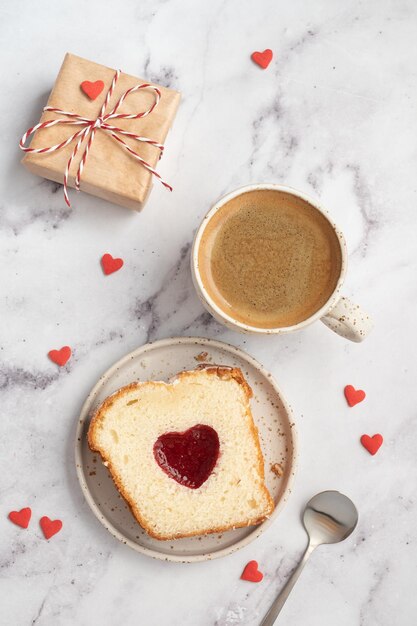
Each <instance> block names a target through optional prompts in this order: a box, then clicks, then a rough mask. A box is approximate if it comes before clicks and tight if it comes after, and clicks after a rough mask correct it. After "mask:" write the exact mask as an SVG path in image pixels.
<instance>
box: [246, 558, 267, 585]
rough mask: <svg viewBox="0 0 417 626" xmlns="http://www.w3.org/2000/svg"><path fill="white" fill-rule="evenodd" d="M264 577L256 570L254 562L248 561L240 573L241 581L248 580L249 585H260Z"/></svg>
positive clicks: (256, 565)
mask: <svg viewBox="0 0 417 626" xmlns="http://www.w3.org/2000/svg"><path fill="white" fill-rule="evenodd" d="M263 577H264V575H263V574H262V572H260V571H259V569H258V563H257V562H256V561H249V563H248V564H247V565H246V567H245V569H244V570H243V572H242V575H241V577H240V578H241V579H242V580H248V581H249V582H251V583H260V582H261V580H262V578H263Z"/></svg>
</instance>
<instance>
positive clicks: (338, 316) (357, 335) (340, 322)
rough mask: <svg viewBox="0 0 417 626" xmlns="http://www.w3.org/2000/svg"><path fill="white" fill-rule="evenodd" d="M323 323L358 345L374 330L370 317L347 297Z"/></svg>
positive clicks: (340, 301)
mask: <svg viewBox="0 0 417 626" xmlns="http://www.w3.org/2000/svg"><path fill="white" fill-rule="evenodd" d="M321 321H322V322H323V324H325V325H326V326H328V328H330V329H331V330H334V332H335V333H337V334H338V335H340V336H341V337H345V339H350V341H355V342H356V343H360V342H361V341H363V340H364V339H365V337H367V336H368V335H369V333H370V332H371V330H372V328H373V323H372V320H371V318H370V317H369V315H368V314H367V313H365V311H363V310H362V309H361V307H360V306H359V305H358V304H354V303H353V302H352V301H351V300H349V298H345V297H341V298H340V299H339V300H338V301H337V302H336V304H335V305H334V306H333V307H332V308H331V309H330V311H328V312H327V313H326V315H324V316H323V317H322V318H321Z"/></svg>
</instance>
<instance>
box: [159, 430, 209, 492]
mask: <svg viewBox="0 0 417 626" xmlns="http://www.w3.org/2000/svg"><path fill="white" fill-rule="evenodd" d="M153 453H154V456H155V461H156V462H157V463H158V465H159V467H160V468H161V469H162V470H163V471H164V472H165V473H166V474H168V476H169V477H170V478H173V479H174V480H176V481H177V483H179V484H180V485H184V487H189V488H190V489H198V488H199V487H201V485H202V484H203V483H205V482H206V480H207V478H208V477H209V476H210V474H211V472H212V471H213V469H214V466H215V465H216V463H217V459H218V458H219V436H218V434H217V433H216V431H215V430H214V428H212V427H211V426H206V425H204V424H197V425H196V426H192V427H191V428H189V429H188V430H186V431H185V432H183V433H165V434H164V435H161V436H160V437H158V439H157V440H156V442H155V444H154V447H153Z"/></svg>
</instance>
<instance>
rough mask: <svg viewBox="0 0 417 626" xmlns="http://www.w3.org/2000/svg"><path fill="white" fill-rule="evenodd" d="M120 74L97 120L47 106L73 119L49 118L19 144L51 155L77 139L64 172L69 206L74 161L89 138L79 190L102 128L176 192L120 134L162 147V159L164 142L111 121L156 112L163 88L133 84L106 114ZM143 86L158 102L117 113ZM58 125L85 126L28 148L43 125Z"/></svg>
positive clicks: (39, 152)
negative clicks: (43, 145) (60, 138)
mask: <svg viewBox="0 0 417 626" xmlns="http://www.w3.org/2000/svg"><path fill="white" fill-rule="evenodd" d="M119 76H120V70H117V72H116V73H115V75H114V76H113V80H112V83H111V85H110V89H109V90H108V92H107V94H106V97H105V99H104V102H103V105H102V107H101V110H100V114H99V116H98V118H97V119H95V120H90V119H88V118H86V117H82V116H81V115H77V114H76V113H70V112H68V111H62V109H55V108H54V107H48V106H46V107H45V108H44V111H52V112H53V113H58V114H59V115H64V116H65V117H67V118H71V119H56V120H47V121H46V122H42V123H39V124H36V126H32V128H29V129H28V130H27V131H26V132H25V134H24V135H23V137H22V138H21V140H20V142H19V146H20V148H21V149H22V150H23V151H24V152H34V153H36V154H47V153H49V152H56V151H57V150H60V149H61V148H65V146H68V145H69V144H70V143H72V142H73V141H74V140H77V143H76V144H75V147H74V150H73V151H72V154H71V156H70V158H69V159H68V163H67V165H66V168H65V173H64V198H65V202H66V203H67V205H68V206H71V204H70V201H69V197H68V176H69V172H70V169H71V164H72V162H73V160H74V158H75V156H76V154H77V152H78V150H79V149H80V148H81V145H82V143H83V142H84V141H85V140H86V139H87V138H88V141H87V144H86V146H85V148H84V153H83V155H82V157H81V161H80V164H79V166H78V170H77V174H76V176H75V189H76V190H77V191H79V190H80V180H81V176H82V173H83V170H84V166H85V162H86V160H87V157H88V153H89V151H90V148H91V144H92V143H93V140H94V137H95V134H96V132H97V131H98V130H104V131H105V132H107V133H108V134H109V135H110V136H111V137H113V139H116V141H118V142H119V143H120V144H121V145H122V147H123V148H124V149H125V150H127V152H129V153H130V154H131V155H132V156H133V157H134V158H135V159H136V160H137V161H139V163H141V165H142V166H143V167H145V168H146V169H147V170H148V171H149V172H151V173H152V174H153V175H154V176H156V177H157V178H158V179H159V180H160V181H161V183H162V184H163V185H164V187H166V188H167V189H169V190H170V191H172V187H171V186H170V185H168V183H166V182H165V181H163V180H162V178H161V176H160V175H159V174H158V172H157V171H156V170H155V169H154V168H153V167H151V166H150V165H149V163H147V162H146V161H145V160H144V159H142V157H141V156H139V154H138V153H137V152H135V151H134V150H132V148H131V147H130V146H128V144H127V143H126V142H125V141H123V139H122V138H121V137H119V135H124V136H125V137H130V138H131V139H135V140H136V141H139V142H142V143H147V144H150V145H151V146H155V148H158V150H159V151H160V157H159V158H161V156H162V153H163V151H164V146H163V144H161V143H158V142H157V141H153V139H148V138H147V137H141V136H140V135H135V134H134V133H130V132H129V131H127V130H123V128H118V127H117V126H112V125H111V124H108V123H107V122H108V120H111V119H124V120H137V119H139V118H141V117H146V116H147V115H149V114H150V113H152V111H153V110H154V109H155V108H156V107H157V106H158V104H159V101H160V99H161V92H160V91H159V89H158V88H157V87H154V86H153V85H150V84H149V83H142V84H140V85H135V87H131V88H130V89H128V90H127V91H125V92H124V94H122V96H121V97H120V98H119V100H118V102H117V104H116V106H115V107H114V108H113V109H112V110H111V111H110V113H106V114H105V110H106V109H107V106H108V104H109V102H110V98H111V97H112V94H113V91H114V88H115V86H116V83H117V80H118V78H119ZM140 89H152V90H153V92H154V96H155V101H154V103H153V104H152V106H150V107H149V109H147V110H146V111H142V112H141V113H131V114H128V113H117V111H118V109H119V107H120V106H121V105H122V104H123V102H124V100H125V99H126V98H127V97H128V96H129V94H131V93H134V92H135V91H139V90H140ZM56 124H70V125H73V126H81V129H80V130H78V131H77V132H76V133H73V134H72V135H71V136H70V137H68V139H66V140H65V141H62V142H61V143H57V144H55V145H54V146H49V147H47V148H25V143H26V141H27V139H28V137H30V135H32V134H33V133H35V132H36V131H37V130H41V129H43V128H50V127H51V126H55V125H56Z"/></svg>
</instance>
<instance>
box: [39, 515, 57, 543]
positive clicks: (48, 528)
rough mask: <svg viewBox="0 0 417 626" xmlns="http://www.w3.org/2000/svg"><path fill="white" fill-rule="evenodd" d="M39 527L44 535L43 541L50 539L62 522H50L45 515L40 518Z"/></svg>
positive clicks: (55, 520)
mask: <svg viewBox="0 0 417 626" xmlns="http://www.w3.org/2000/svg"><path fill="white" fill-rule="evenodd" d="M39 524H40V527H41V528H42V532H43V534H44V537H45V539H50V538H51V537H53V536H54V535H56V534H57V533H59V531H60V530H61V528H62V522H61V520H60V519H54V520H51V519H49V517H47V516H46V515H45V516H44V517H41V519H40V520H39Z"/></svg>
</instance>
